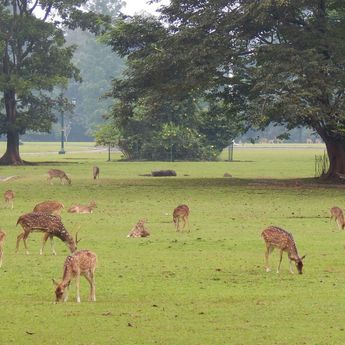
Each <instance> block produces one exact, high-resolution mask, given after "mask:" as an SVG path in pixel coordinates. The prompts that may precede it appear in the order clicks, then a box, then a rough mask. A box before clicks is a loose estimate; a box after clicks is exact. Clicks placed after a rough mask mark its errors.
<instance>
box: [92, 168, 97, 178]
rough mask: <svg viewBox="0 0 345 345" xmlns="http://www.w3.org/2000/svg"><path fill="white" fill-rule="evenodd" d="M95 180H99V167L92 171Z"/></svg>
mask: <svg viewBox="0 0 345 345" xmlns="http://www.w3.org/2000/svg"><path fill="white" fill-rule="evenodd" d="M92 174H93V179H94V180H96V178H97V177H98V178H99V167H96V166H94V167H93V169H92Z"/></svg>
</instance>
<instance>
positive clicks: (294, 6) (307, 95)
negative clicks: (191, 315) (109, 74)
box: [108, 0, 345, 178]
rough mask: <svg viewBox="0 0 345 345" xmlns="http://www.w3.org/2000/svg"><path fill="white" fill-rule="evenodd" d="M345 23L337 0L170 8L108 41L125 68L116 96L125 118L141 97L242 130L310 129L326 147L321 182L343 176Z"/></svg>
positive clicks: (231, 0)
mask: <svg viewBox="0 0 345 345" xmlns="http://www.w3.org/2000/svg"><path fill="white" fill-rule="evenodd" d="M344 13H345V2H344V1H339V0H318V1H315V0H298V1H297V0H284V1H271V0H262V1H246V0H244V1H238V0H226V1H225V0H214V1H207V0H171V2H170V5H168V6H164V7H162V9H161V17H160V18H159V19H155V18H150V17H134V18H124V19H123V21H122V22H120V23H117V25H116V26H115V27H114V28H113V29H112V31H110V33H109V34H108V43H109V44H110V45H111V46H112V48H113V49H114V50H115V51H116V52H118V53H119V54H120V55H122V56H127V57H128V62H129V67H128V69H127V72H126V79H125V80H124V81H117V80H115V82H114V89H113V96H114V97H115V98H116V99H118V102H119V104H121V105H122V106H123V109H124V110H126V111H127V112H128V113H127V115H126V116H127V117H130V116H131V114H132V109H133V107H132V105H131V103H133V102H137V99H138V97H137V95H138V94H140V96H141V97H144V98H146V99H147V100H148V103H150V104H159V102H160V100H162V99H166V97H170V98H172V99H174V100H175V101H179V100H181V99H187V98H188V97H192V99H198V100H199V99H201V100H203V101H205V102H208V104H216V105H217V106H221V107H223V108H224V107H225V109H231V116H232V120H233V121H236V122H237V123H238V124H239V125H240V128H249V127H250V126H251V127H253V126H255V127H257V128H264V127H265V126H267V125H268V124H269V123H270V122H274V123H278V124H285V125H286V126H287V127H288V128H294V127H298V126H307V127H309V128H311V129H313V130H314V131H316V132H317V133H318V134H319V135H320V136H321V138H322V139H323V140H324V142H325V143H326V147H327V152H328V155H329V158H330V168H329V171H328V172H327V175H326V176H325V177H330V178H333V177H336V176H337V174H344V173H345V132H344V129H345V128H344V126H345V122H344V121H345V116H344V115H345V102H344V90H345V88H344V86H345V54H344V53H345V40H344V37H345V35H344V34H345V15H344ZM223 113H224V112H223ZM210 114H211V116H212V113H210Z"/></svg>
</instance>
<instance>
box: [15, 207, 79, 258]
mask: <svg viewBox="0 0 345 345" xmlns="http://www.w3.org/2000/svg"><path fill="white" fill-rule="evenodd" d="M18 224H20V225H21V226H22V228H23V232H22V233H21V234H19V235H18V236H17V243H16V251H17V252H18V249H19V243H20V241H21V240H23V242H24V246H25V251H26V254H29V251H28V246H27V244H26V240H27V238H28V236H29V234H30V233H31V232H33V231H40V232H43V233H44V236H43V240H42V246H41V249H40V254H41V255H42V254H43V249H44V246H45V243H46V241H47V239H48V238H50V240H51V248H52V252H53V254H54V255H56V252H55V249H54V242H53V237H54V236H55V237H58V238H59V239H60V240H61V241H63V242H65V244H66V245H67V246H68V248H69V250H70V251H71V253H74V252H75V251H76V250H77V244H78V242H79V241H80V240H78V239H77V235H78V232H77V233H76V235H75V240H74V239H73V237H72V236H71V235H70V234H69V233H68V231H67V230H66V228H65V227H64V225H63V224H62V222H61V218H60V217H57V216H53V215H51V214H47V213H42V212H31V213H26V214H23V215H21V216H20V217H19V218H18V221H17V225H18Z"/></svg>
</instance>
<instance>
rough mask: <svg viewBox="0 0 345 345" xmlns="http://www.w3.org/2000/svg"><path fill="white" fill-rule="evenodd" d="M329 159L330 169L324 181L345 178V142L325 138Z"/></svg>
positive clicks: (324, 176)
mask: <svg viewBox="0 0 345 345" xmlns="http://www.w3.org/2000/svg"><path fill="white" fill-rule="evenodd" d="M324 141H325V144H326V148H327V154H328V159H329V169H328V171H327V172H326V173H325V174H324V175H323V176H321V177H322V178H323V179H329V180H330V179H339V178H343V179H344V178H345V142H342V141H339V140H338V141H337V140H335V139H333V138H330V137H328V138H324Z"/></svg>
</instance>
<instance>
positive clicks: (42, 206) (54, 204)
mask: <svg viewBox="0 0 345 345" xmlns="http://www.w3.org/2000/svg"><path fill="white" fill-rule="evenodd" d="M64 207H65V206H64V205H63V204H62V203H61V202H59V201H53V200H48V201H43V202H40V203H39V204H37V205H36V206H35V207H34V209H33V212H43V213H48V214H52V215H53V216H61V211H62V209H63V208H64Z"/></svg>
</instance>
